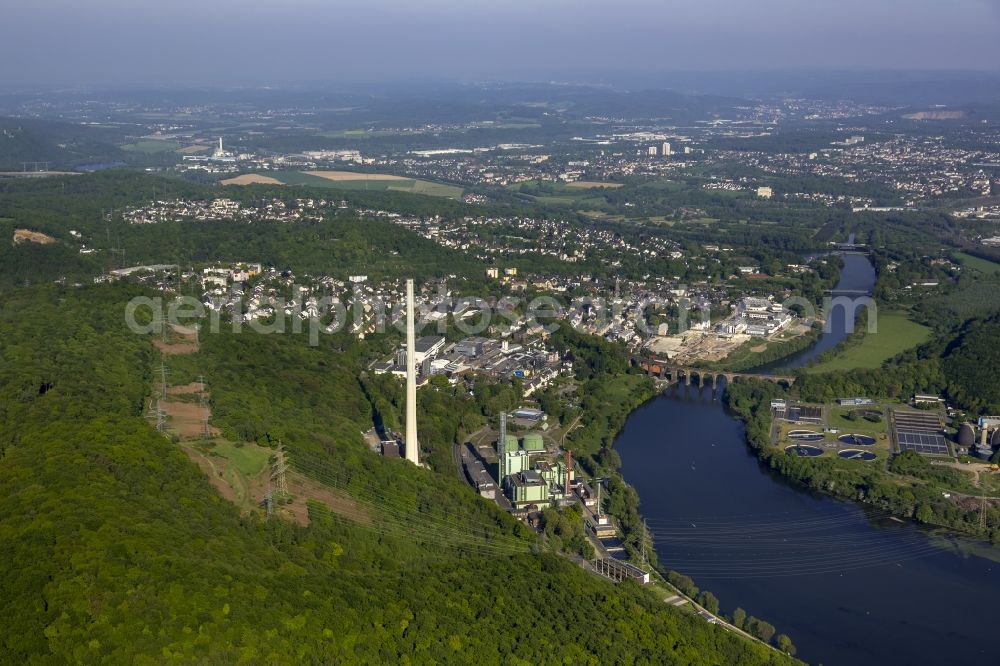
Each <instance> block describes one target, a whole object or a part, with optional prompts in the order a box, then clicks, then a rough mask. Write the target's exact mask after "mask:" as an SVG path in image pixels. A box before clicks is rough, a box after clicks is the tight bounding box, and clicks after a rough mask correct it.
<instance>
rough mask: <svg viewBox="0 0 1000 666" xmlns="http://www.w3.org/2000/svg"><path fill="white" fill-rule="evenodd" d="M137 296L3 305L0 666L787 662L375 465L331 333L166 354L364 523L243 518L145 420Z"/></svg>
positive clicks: (452, 490)
mask: <svg viewBox="0 0 1000 666" xmlns="http://www.w3.org/2000/svg"><path fill="white" fill-rule="evenodd" d="M136 293H137V292H136V291H134V290H133V289H131V288H125V287H108V286H101V287H86V288H80V289H72V288H66V289H64V288H57V287H34V288H30V289H19V290H16V291H13V292H7V293H6V294H4V295H2V296H0V591H2V593H0V613H2V616H3V618H4V622H3V625H2V627H3V628H2V629H0V662H2V663H10V664H22V663H29V662H32V663H66V662H85V663H86V662H101V661H105V662H113V663H165V662H166V663H171V662H195V663H362V662H363V663H428V662H439V663H493V664H499V663H505V664H508V663H523V664H539V663H553V664H554V663H590V664H605V663H648V664H664V663H676V664H765V663H789V662H790V660H789V659H788V658H787V657H784V656H782V655H780V654H778V653H776V652H774V651H771V650H768V649H766V648H764V647H762V646H759V645H756V644H751V643H748V642H746V641H744V640H741V639H737V638H735V637H733V636H731V635H730V634H727V633H726V632H724V631H722V630H721V629H718V628H716V627H713V626H710V625H707V624H706V623H705V622H704V621H703V620H701V619H700V618H696V617H694V616H690V615H685V614H683V613H682V612H680V611H677V610H676V609H673V608H669V607H666V606H664V605H663V604H662V602H661V601H660V600H658V599H656V598H654V597H652V596H650V595H649V594H648V593H647V592H646V591H645V590H642V589H639V588H635V587H630V586H623V587H618V588H616V587H614V586H612V585H611V584H609V583H606V582H603V581H601V580H598V579H595V578H592V577H591V576H590V575H589V574H586V573H584V572H583V571H582V570H580V569H579V568H577V567H576V566H575V565H574V564H572V563H571V562H569V561H567V560H564V559H562V558H560V557H557V556H555V555H552V554H547V553H546V552H544V550H543V549H542V548H541V544H540V543H539V541H538V540H537V539H536V538H535V537H534V536H533V535H531V534H529V533H527V532H526V531H525V530H524V529H523V528H521V527H519V526H518V525H517V524H516V523H514V521H513V520H512V519H510V518H509V517H507V516H506V515H504V514H502V513H500V512H499V511H498V510H497V509H496V508H495V507H493V506H492V505H491V504H488V503H486V502H484V501H481V500H480V499H479V498H477V497H476V496H475V495H474V494H472V493H470V492H469V491H468V490H467V489H465V488H463V487H462V486H461V484H460V483H459V482H458V481H457V480H452V479H451V478H450V477H449V476H447V475H446V474H444V473H442V474H438V473H436V472H434V471H431V470H420V469H416V468H413V467H411V466H408V465H406V464H405V463H404V462H403V461H398V460H397V461H392V460H385V459H381V458H379V457H377V456H374V455H372V454H370V453H368V452H367V450H366V449H365V447H364V445H363V444H362V443H361V442H360V437H359V435H358V434H357V433H358V431H359V429H360V428H361V427H364V426H365V425H367V421H368V420H370V418H371V404H372V403H371V401H370V400H369V398H368V397H367V396H369V395H371V394H372V391H373V389H371V387H368V388H369V392H367V393H366V390H365V388H366V387H364V386H363V385H362V383H361V382H360V381H358V378H359V377H361V374H362V373H361V372H360V367H359V365H358V363H359V361H360V359H362V358H364V357H365V355H366V352H365V349H364V348H362V347H357V348H355V347H350V348H348V347H346V344H345V341H342V340H341V341H331V343H330V346H327V347H323V348H319V349H312V348H309V349H305V350H303V349H302V348H301V341H300V340H298V339H296V338H295V337H293V336H270V337H269V338H268V339H267V340H266V341H262V339H261V338H255V337H252V336H253V335H254V334H251V333H245V334H243V336H244V337H237V336H230V337H220V338H218V339H217V340H212V339H206V340H205V341H204V345H203V351H201V352H199V353H198V354H195V355H192V356H191V357H190V358H189V359H188V361H180V360H176V361H175V362H174V363H173V367H174V370H173V371H175V372H176V373H178V376H177V377H176V378H172V380H176V381H182V380H183V378H184V377H183V375H184V373H185V372H189V371H195V370H197V371H198V372H201V373H204V374H205V375H207V376H208V379H207V381H208V382H209V383H210V384H212V385H213V401H215V402H216V404H215V405H214V407H215V409H217V410H218V411H219V413H220V419H221V421H220V422H221V425H222V427H223V428H224V429H225V430H227V431H231V432H232V434H233V435H234V436H238V437H243V438H248V439H249V438H255V439H258V440H260V441H262V442H265V443H266V442H267V441H268V440H269V438H271V437H277V436H280V437H281V438H283V440H284V441H285V442H287V444H288V450H289V453H290V455H291V457H292V461H293V464H296V461H298V462H297V464H299V465H300V466H301V467H302V468H303V469H304V470H305V471H306V472H308V473H310V474H312V475H313V476H314V477H315V478H317V479H320V480H323V479H324V478H327V476H326V475H327V474H330V475H331V476H329V479H330V480H335V481H336V482H337V483H338V484H339V486H338V487H341V488H345V489H347V490H348V491H350V492H351V493H353V494H354V495H355V496H356V497H357V498H358V501H359V502H362V503H364V506H366V507H367V510H368V511H369V512H370V516H371V520H370V521H362V522H353V521H352V520H349V519H346V518H343V517H339V516H337V515H336V514H335V513H332V512H331V511H330V510H328V509H325V508H323V507H322V506H321V505H320V504H315V503H314V504H312V505H311V511H310V514H311V515H310V517H311V521H310V525H309V526H303V525H297V524H293V523H290V522H285V521H283V520H278V519H272V520H270V521H265V520H263V519H262V518H261V517H258V515H256V514H246V515H240V513H239V512H238V511H237V509H236V508H235V507H234V506H233V505H230V504H229V503H227V502H226V501H225V500H223V499H222V498H221V497H220V496H219V495H218V494H216V492H215V490H213V488H212V487H211V486H210V485H209V483H208V479H207V478H206V477H205V476H204V475H203V474H202V472H201V471H199V470H198V468H197V467H196V466H195V465H194V464H192V463H191V462H189V460H188V458H187V457H186V456H185V455H184V453H183V452H182V451H181V450H180V448H179V447H178V446H177V445H175V444H173V443H172V442H171V441H170V440H169V439H167V438H165V437H164V436H162V435H160V434H158V433H157V432H155V431H154V430H153V429H152V428H151V427H150V426H149V425H148V424H147V423H146V422H145V421H144V419H143V411H144V404H145V399H146V396H147V394H148V393H149V391H150V387H151V381H152V378H153V377H152V373H151V367H152V365H153V364H155V363H157V362H158V360H159V355H158V353H157V352H156V351H155V349H154V347H153V345H152V341H151V340H149V339H148V338H145V337H139V336H136V335H134V334H132V333H130V332H128V331H127V330H126V329H125V326H124V321H123V318H122V316H121V313H122V309H123V307H124V303H125V301H126V300H127V299H128V298H129V297H131V296H132V295H135V294H136ZM335 344H344V345H345V346H344V347H343V348H342V349H337V348H336V347H335ZM185 363H187V364H188V365H185ZM349 379H352V380H353V381H348V380H349ZM392 399H393V398H392V396H389V397H387V398H384V400H383V401H382V402H381V403H380V404H382V405H383V409H386V407H385V405H386V404H392ZM436 399H437V398H430V399H429V400H431V401H432V402H433V401H434V400H436ZM450 399H451V400H457V398H456V397H454V396H453V397H452V398H450ZM444 404H445V405H446V406H447V404H448V403H447V402H446V403H444ZM486 408H488V407H487V406H486V405H481V406H476V405H474V404H473V405H471V406H468V407H467V409H468V410H469V413H470V414H473V413H474V412H475V411H476V410H477V409H478V410H480V412H481V410H482V409H486ZM240 424H245V425H243V426H241V425H240ZM241 427H242V428H244V430H242V431H240V428H241ZM453 436H454V433H452V432H446V431H444V430H440V431H438V430H435V429H433V428H432V429H430V430H428V433H427V440H428V441H427V443H426V445H427V446H429V447H430V448H431V450H432V451H433V449H434V447H435V446H437V445H438V444H439V443H442V442H444V441H445V440H447V439H448V438H449V437H453ZM595 627H600V630H595Z"/></svg>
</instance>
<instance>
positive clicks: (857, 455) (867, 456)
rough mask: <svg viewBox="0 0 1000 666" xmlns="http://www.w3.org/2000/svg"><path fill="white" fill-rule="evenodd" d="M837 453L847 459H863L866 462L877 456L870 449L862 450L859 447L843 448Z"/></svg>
mask: <svg viewBox="0 0 1000 666" xmlns="http://www.w3.org/2000/svg"><path fill="white" fill-rule="evenodd" d="M837 455H838V456H840V457H841V458H847V459H849V460H864V461H866V462H870V461H872V460H875V458H877V457H878V456H876V455H875V454H874V453H872V452H871V451H862V450H860V449H844V450H843V451H839V452H838V453H837Z"/></svg>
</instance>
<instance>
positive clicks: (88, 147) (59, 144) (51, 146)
mask: <svg viewBox="0 0 1000 666" xmlns="http://www.w3.org/2000/svg"><path fill="white" fill-rule="evenodd" d="M120 136H121V133H120V132H119V131H118V130H116V129H110V128H101V127H91V126H88V125H80V124H76V123H67V122H60V121H52V120H38V119H34V118H0V171H21V170H22V169H23V168H24V163H25V162H48V163H49V169H73V168H75V167H78V166H80V165H85V164H93V163H106V162H115V161H121V160H123V159H124V157H125V156H126V155H125V154H124V153H123V152H122V151H121V150H119V148H118V146H117V142H118V140H119V137H120ZM30 168H31V167H30V166H29V169H30Z"/></svg>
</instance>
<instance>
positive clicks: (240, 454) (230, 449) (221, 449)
mask: <svg viewBox="0 0 1000 666" xmlns="http://www.w3.org/2000/svg"><path fill="white" fill-rule="evenodd" d="M213 453H214V454H217V455H219V456H221V457H223V458H225V459H226V460H228V461H229V462H231V463H232V464H233V466H234V467H235V468H236V469H238V470H239V471H240V473H241V474H243V475H245V476H247V477H254V476H257V475H258V474H260V473H261V471H262V470H263V469H264V466H265V465H267V461H268V459H269V457H270V455H271V451H270V449H265V448H263V447H260V446H257V445H256V444H250V443H247V444H243V445H242V446H237V445H236V444H233V443H232V442H227V441H224V440H218V441H216V443H215V446H213V447H212V448H211V449H209V455H211V454H213Z"/></svg>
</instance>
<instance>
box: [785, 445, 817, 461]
mask: <svg viewBox="0 0 1000 666" xmlns="http://www.w3.org/2000/svg"><path fill="white" fill-rule="evenodd" d="M785 453H794V454H796V455H799V456H801V457H803V458H816V457H819V456H821V455H823V449H821V448H819V447H818V446H809V445H808V444H792V445H791V446H786V447H785Z"/></svg>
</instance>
